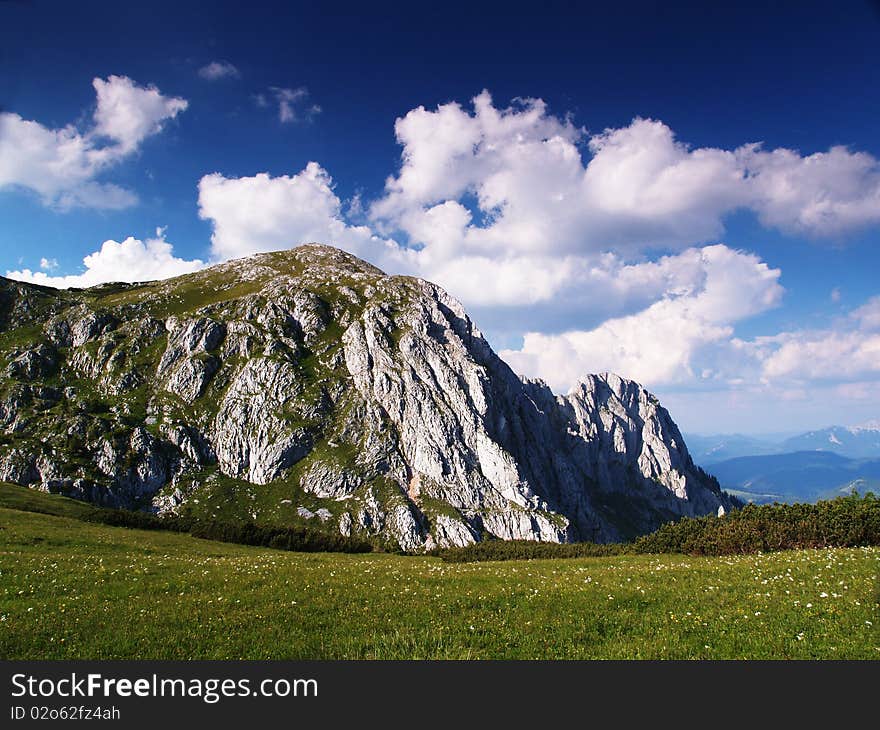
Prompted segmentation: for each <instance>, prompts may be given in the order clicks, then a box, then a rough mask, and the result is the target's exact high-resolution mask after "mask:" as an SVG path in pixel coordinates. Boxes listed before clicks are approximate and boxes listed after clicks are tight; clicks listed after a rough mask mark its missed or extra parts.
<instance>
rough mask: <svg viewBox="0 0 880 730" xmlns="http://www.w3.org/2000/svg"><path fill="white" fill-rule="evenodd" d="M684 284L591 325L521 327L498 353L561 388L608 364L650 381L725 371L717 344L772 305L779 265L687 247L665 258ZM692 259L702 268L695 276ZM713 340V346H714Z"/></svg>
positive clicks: (720, 248)
mask: <svg viewBox="0 0 880 730" xmlns="http://www.w3.org/2000/svg"><path fill="white" fill-rule="evenodd" d="M666 264H667V266H668V267H673V268H678V267H681V268H682V269H684V270H685V271H687V272H688V273H687V274H686V275H685V276H684V277H683V282H684V281H686V280H687V279H688V278H690V279H691V283H690V284H689V285H685V286H682V287H680V288H678V290H677V291H676V290H674V289H669V290H667V291H666V292H665V293H664V294H663V296H662V298H660V299H659V300H658V301H655V302H654V303H653V304H651V305H650V306H648V307H646V308H645V309H643V310H641V311H639V312H637V313H635V314H631V315H628V316H625V317H618V318H612V319H609V320H607V321H605V322H603V323H602V324H601V325H599V326H598V327H596V328H594V329H592V330H585V331H577V330H575V331H569V332H564V333H561V334H557V335H547V334H542V333H539V332H527V333H526V335H525V337H524V342H523V346H522V348H521V349H520V350H505V351H503V352H502V353H501V354H502V357H504V359H505V360H507V362H508V363H510V364H511V366H512V367H513V368H514V370H517V371H518V372H521V373H523V374H526V375H530V376H533V377H541V378H543V379H544V380H546V381H547V382H548V383H549V384H550V386H551V387H553V388H554V389H555V390H557V391H567V390H568V389H569V388H570V387H571V386H572V385H573V384H574V383H575V382H576V381H577V380H578V379H579V378H581V377H582V376H583V375H585V374H586V373H590V372H600V371H613V372H618V373H621V374H623V375H625V376H626V377H629V378H634V379H636V380H638V381H639V382H641V383H644V384H646V385H649V386H652V387H653V386H656V385H658V384H672V383H682V382H688V381H693V380H695V379H696V380H700V379H709V380H713V381H714V380H718V379H719V378H728V377H730V373H729V372H724V370H726V368H719V365H720V364H721V363H720V362H719V361H720V358H719V357H718V352H717V349H718V348H719V347H720V348H723V349H729V347H730V342H731V339H732V336H733V332H734V330H733V324H735V323H736V322H738V321H740V320H743V319H746V318H748V317H750V316H753V315H755V314H758V313H760V312H763V311H766V310H767V309H769V308H771V307H774V306H776V305H777V304H778V303H779V301H780V299H781V296H782V292H783V290H782V287H781V286H780V285H779V283H778V279H779V276H780V273H781V272H780V271H779V270H778V269H771V268H769V267H768V266H767V265H766V264H765V263H763V262H762V261H760V260H759V259H758V258H757V257H756V256H754V255H753V254H747V253H743V252H741V251H734V250H732V249H730V248H728V247H727V246H724V245H720V244H718V245H714V246H706V247H704V248H702V249H689V250H687V251H684V252H683V253H681V254H679V255H678V256H676V257H669V258H667V260H666ZM694 267H697V268H698V269H699V273H700V275H699V276H697V277H694V276H693V272H694ZM712 348H714V349H712Z"/></svg>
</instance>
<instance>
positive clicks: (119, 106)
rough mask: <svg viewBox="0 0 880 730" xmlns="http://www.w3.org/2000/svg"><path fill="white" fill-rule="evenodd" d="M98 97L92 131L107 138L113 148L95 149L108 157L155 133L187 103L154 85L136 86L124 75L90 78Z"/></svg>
mask: <svg viewBox="0 0 880 730" xmlns="http://www.w3.org/2000/svg"><path fill="white" fill-rule="evenodd" d="M92 85H93V86H94V87H95V92H96V93H97V96H98V107H97V109H96V110H95V126H94V129H93V130H92V134H93V135H94V136H97V137H108V138H110V139H111V140H113V141H114V142H115V143H116V144H115V146H114V147H110V148H102V149H100V150H95V151H94V154H95V155H96V156H100V154H101V153H102V152H104V153H107V154H109V155H110V156H111V157H118V156H124V155H128V154H130V153H131V152H133V151H134V150H135V149H137V147H138V146H139V145H140V143H141V142H142V141H143V140H144V139H145V138H146V137H149V136H150V135H153V134H157V133H158V132H160V131H161V130H162V126H163V125H164V123H165V122H166V121H167V120H169V119H174V117H176V116H177V115H178V114H179V113H180V112H182V111H185V110H186V108H187V106H188V103H187V101H186V100H185V99H181V98H178V97H167V96H162V94H161V93H159V90H158V89H157V88H156V87H155V86H146V87H144V86H138V85H137V84H135V82H134V81H132V80H131V79H130V78H128V77H126V76H110V77H109V78H108V79H107V80H106V81H104V80H102V79H95V80H94V81H92Z"/></svg>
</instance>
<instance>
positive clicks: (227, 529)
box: [189, 521, 373, 553]
mask: <svg viewBox="0 0 880 730" xmlns="http://www.w3.org/2000/svg"><path fill="white" fill-rule="evenodd" d="M189 532H190V534H191V535H193V536H194V537H200V538H203V539H205V540H219V541H220V542H234V543H238V544H239V545H256V546H261V547H269V548H275V549H276V550H292V551H296V552H306V553H315V552H332V553H368V552H372V550H373V544H372V543H370V542H367V541H366V540H358V539H357V538H351V537H345V536H344V535H339V534H336V533H330V532H321V531H319V530H311V529H309V528H306V527H274V526H263V525H257V524H255V523H253V522H215V521H210V522H208V521H198V522H195V523H194V524H193V525H192V526H191V528H190V530H189Z"/></svg>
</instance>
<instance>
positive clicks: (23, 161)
mask: <svg viewBox="0 0 880 730" xmlns="http://www.w3.org/2000/svg"><path fill="white" fill-rule="evenodd" d="M92 84H93V86H94V88H95V92H96V94H97V107H96V109H95V112H94V117H93V125H92V127H91V129H89V130H87V131H86V132H80V131H79V130H78V129H77V128H76V127H75V126H74V125H72V124H71V125H68V126H66V127H63V128H61V129H49V128H47V127H44V126H43V125H42V124H40V123H39V122H35V121H30V120H26V119H23V118H22V117H20V116H19V115H18V114H14V113H11V112H5V113H0V189H2V188H15V187H20V188H27V189H29V190H32V191H34V192H36V193H38V194H39V195H40V197H41V199H42V201H43V203H44V204H45V205H48V206H52V207H55V208H58V209H61V210H66V209H69V208H73V207H91V208H103V209H110V210H116V209H120V208H126V207H129V206H131V205H133V204H134V203H135V202H136V201H137V197H136V196H135V194H134V193H132V192H131V191H129V190H125V189H123V188H121V187H119V186H117V185H113V184H110V183H101V182H97V181H95V180H94V178H95V177H97V176H98V175H100V174H101V173H102V172H104V171H105V170H107V169H108V168H110V167H112V166H113V165H116V164H118V163H119V162H121V161H122V160H123V159H125V158H126V157H128V156H130V155H131V154H133V153H134V152H136V151H137V149H138V147H139V146H140V144H141V142H143V140H144V139H145V138H146V137H148V136H150V135H153V134H157V133H158V132H159V131H161V129H162V127H163V125H164V123H165V122H166V121H167V120H169V119H173V118H174V117H175V116H177V114H179V113H180V112H182V111H183V110H184V109H186V107H187V102H186V101H185V100H184V99H180V98H176V97H166V96H163V95H162V94H161V93H160V92H159V91H158V89H156V88H155V87H154V86H147V87H143V86H138V85H137V84H135V83H134V82H133V81H132V80H131V79H129V78H127V77H125V76H110V77H109V78H108V79H107V80H106V81H105V80H103V79H99V78H96V79H94V81H93V82H92Z"/></svg>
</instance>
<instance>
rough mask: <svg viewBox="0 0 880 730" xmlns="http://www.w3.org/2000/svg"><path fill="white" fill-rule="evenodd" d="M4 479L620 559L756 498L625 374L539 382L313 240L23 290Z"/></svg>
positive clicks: (109, 499)
mask: <svg viewBox="0 0 880 730" xmlns="http://www.w3.org/2000/svg"><path fill="white" fill-rule="evenodd" d="M0 362H2V363H3V370H2V373H0V428H2V432H0V479H3V480H6V481H10V482H14V483H17V484H22V485H29V486H32V487H35V488H39V489H42V490H45V491H51V492H58V493H62V494H66V495H68V496H71V497H75V498H78V499H83V500H88V501H92V502H95V503H97V504H101V505H106V506H119V507H125V508H141V509H148V510H153V511H158V512H160V513H165V512H178V513H192V514H194V515H197V516H205V517H217V518H223V519H246V520H253V521H256V522H262V523H273V524H293V523H303V522H308V523H311V524H314V525H315V526H319V527H323V529H326V530H330V531H335V532H341V533H342V534H346V535H349V534H351V535H364V536H380V537H381V538H383V539H386V540H388V541H389V542H390V543H393V544H395V545H399V546H400V547H402V548H403V549H406V550H410V551H413V550H420V549H426V548H431V547H433V546H437V545H440V546H443V545H463V544H468V543H472V542H474V541H476V540H480V539H483V538H484V537H487V536H492V537H498V538H502V539H533V540H544V541H552V542H564V541H571V540H584V539H586V540H593V541H613V540H617V539H620V538H625V537H632V536H634V535H637V534H641V533H645V532H650V531H651V530H653V529H655V528H656V527H657V526H658V525H660V524H662V523H663V522H665V521H668V520H670V519H673V518H675V517H678V516H681V515H699V514H707V513H715V512H716V511H717V510H718V509H719V507H723V508H724V509H725V510H729V509H731V508H732V507H734V506H735V504H736V503H735V500H734V499H733V498H731V497H730V496H728V495H726V494H724V493H722V492H721V490H720V489H719V487H718V485H717V482H715V481H714V480H713V479H711V478H710V477H708V476H707V475H706V474H705V473H704V472H702V471H701V470H700V469H698V468H697V467H696V466H695V465H694V463H693V461H692V459H691V457H690V455H689V453H688V451H687V447H686V446H685V444H684V440H683V438H682V436H681V433H680V432H679V430H678V428H677V427H676V425H675V423H674V422H673V421H672V419H671V418H670V416H669V414H668V413H667V412H666V410H665V409H664V408H663V407H662V406H661V405H660V404H659V402H658V401H657V399H656V398H655V397H654V396H653V395H651V394H650V393H648V392H647V391H645V390H644V389H643V388H641V387H640V386H639V385H638V384H636V383H633V382H631V381H627V380H624V379H622V378H620V377H618V376H616V375H613V374H607V373H606V374H602V375H589V376H586V377H585V378H584V379H583V380H582V381H581V382H580V383H579V384H578V385H577V386H576V387H575V388H573V389H572V391H571V392H570V393H569V394H568V395H566V396H556V395H554V394H553V393H552V392H551V391H550V389H549V388H548V387H547V386H546V385H545V384H543V383H542V382H540V381H527V380H522V379H520V378H519V377H517V376H516V375H515V374H514V373H513V372H512V371H511V370H510V368H509V367H508V366H507V365H506V364H505V363H504V362H503V361H502V360H500V359H499V358H498V357H497V355H495V353H494V352H493V351H492V350H491V348H490V347H489V345H488V343H487V342H486V340H485V339H484V338H483V336H482V334H481V333H480V332H479V330H478V329H477V328H476V327H475V325H474V324H473V323H472V322H471V320H470V319H469V318H468V316H467V314H466V313H465V312H464V310H463V309H462V307H461V305H460V304H459V303H458V302H456V301H455V300H453V299H452V298H451V297H450V296H449V295H448V294H446V292H444V291H443V290H442V289H440V288H439V287H437V286H435V285H433V284H430V283H428V282H425V281H421V280H418V279H413V278H408V277H400V276H387V275H385V274H384V273H383V272H381V271H379V270H378V269H376V268H375V267H373V266H371V265H369V264H367V263H365V262H363V261H360V260H359V259H356V258H355V257H353V256H350V255H348V254H346V253H343V252H342V251H339V250H337V249H333V248H330V247H326V246H319V245H307V246H301V247H299V248H296V249H292V250H290V251H284V252H277V253H271V254H261V255H257V256H253V257H251V258H248V259H243V260H239V261H232V262H228V263H225V264H222V265H219V266H215V267H213V268H210V269H206V270H203V271H201V272H198V273H195V274H190V275H186V276H183V277H179V278H177V279H171V280H167V281H162V282H153V283H148V284H142V285H105V286H101V287H96V288H93V289H87V290H65V291H56V290H51V289H47V288H43V287H36V286H32V285H27V284H21V283H17V282H13V281H8V280H0Z"/></svg>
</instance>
